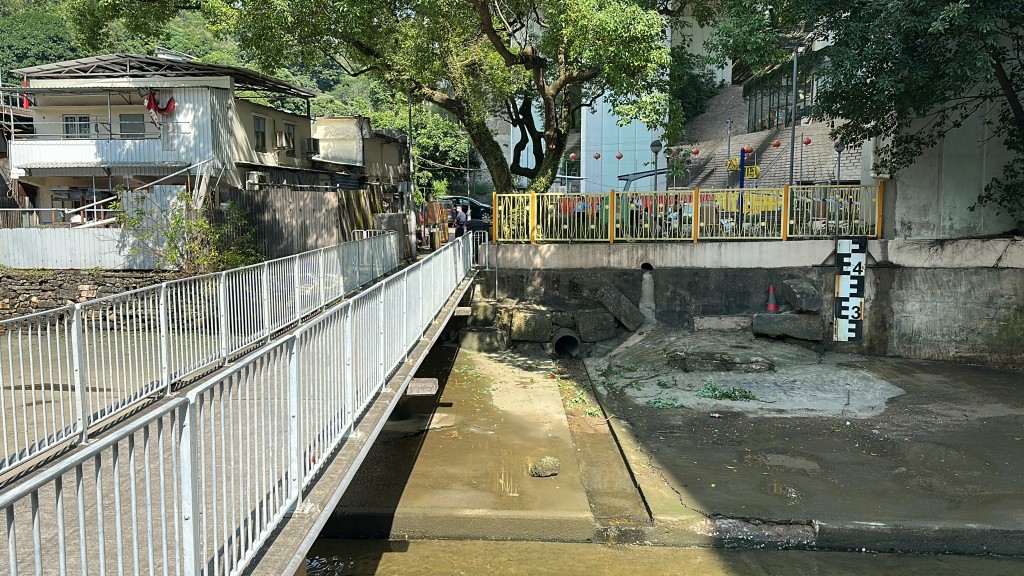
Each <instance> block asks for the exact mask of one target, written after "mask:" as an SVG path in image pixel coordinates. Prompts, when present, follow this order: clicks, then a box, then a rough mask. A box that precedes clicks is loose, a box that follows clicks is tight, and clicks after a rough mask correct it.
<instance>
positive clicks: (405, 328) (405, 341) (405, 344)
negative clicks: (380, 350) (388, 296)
mask: <svg viewBox="0 0 1024 576" xmlns="http://www.w3.org/2000/svg"><path fill="white" fill-rule="evenodd" d="M408 314H409V269H408V268H406V269H405V270H402V350H403V353H402V362H405V361H406V360H408V359H409V348H410V346H411V344H410V343H409V322H408Z"/></svg>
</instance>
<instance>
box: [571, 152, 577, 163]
mask: <svg viewBox="0 0 1024 576" xmlns="http://www.w3.org/2000/svg"><path fill="white" fill-rule="evenodd" d="M569 160H572V161H573V162H575V161H576V153H575V152H573V153H572V154H569Z"/></svg>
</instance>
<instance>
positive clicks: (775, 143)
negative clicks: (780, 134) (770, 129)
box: [772, 140, 782, 148]
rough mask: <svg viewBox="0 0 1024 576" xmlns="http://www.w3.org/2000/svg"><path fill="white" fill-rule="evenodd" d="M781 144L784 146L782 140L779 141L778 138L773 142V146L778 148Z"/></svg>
mask: <svg viewBox="0 0 1024 576" xmlns="http://www.w3.org/2000/svg"><path fill="white" fill-rule="evenodd" d="M779 146H782V142H779V141H778V140H776V141H775V142H772V148H778V147H779Z"/></svg>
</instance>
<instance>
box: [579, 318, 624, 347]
mask: <svg viewBox="0 0 1024 576" xmlns="http://www.w3.org/2000/svg"><path fill="white" fill-rule="evenodd" d="M573 317H574V318H575V319H576V321H575V324H576V333H577V334H579V335H580V342H600V341H602V340H611V339H612V338H615V337H617V336H618V335H619V332H620V330H621V329H620V328H619V323H618V322H617V321H616V320H615V316H612V313H611V312H609V311H607V310H577V311H575V312H573Z"/></svg>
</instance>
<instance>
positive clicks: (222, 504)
mask: <svg viewBox="0 0 1024 576" xmlns="http://www.w3.org/2000/svg"><path fill="white" fill-rule="evenodd" d="M379 238H380V239H379V240H375V239H374V238H368V239H367V240H366V241H368V242H369V241H378V242H391V243H392V244H393V241H392V238H391V236H381V237H379ZM476 245H477V243H476V242H474V241H472V240H471V239H470V238H469V237H466V238H462V239H458V240H456V241H454V242H452V243H450V244H448V245H446V246H445V247H444V248H442V249H441V250H439V251H437V252H435V253H433V254H431V255H430V256H429V257H427V258H424V259H422V260H420V261H418V262H416V263H415V264H413V265H411V266H408V267H406V268H403V269H401V270H399V271H397V272H395V273H393V274H391V275H390V276H388V277H387V278H385V279H383V280H381V281H379V282H377V283H375V284H373V285H372V286H369V287H368V288H365V289H363V290H362V291H360V292H358V293H357V294H355V295H353V296H351V297H349V298H343V297H341V295H339V296H338V297H337V298H334V299H333V300H334V302H336V303H332V302H331V299H326V300H325V299H324V296H325V295H326V294H327V293H328V292H329V291H330V289H329V288H328V284H329V282H328V280H327V278H328V276H329V275H327V274H324V273H323V272H325V271H326V270H327V269H328V268H332V269H334V270H336V272H337V273H338V274H339V276H338V277H339V278H340V277H344V275H345V274H346V273H348V272H349V271H350V268H352V269H354V268H358V267H356V266H352V267H347V266H346V265H345V263H344V262H343V261H341V259H340V258H339V259H337V260H334V259H332V258H330V255H329V254H328V255H327V256H324V255H319V256H316V257H314V258H313V260H314V262H313V263H310V262H306V264H307V265H308V266H310V267H316V266H319V268H318V269H317V270H318V271H314V272H311V274H310V275H308V277H303V276H302V275H301V274H300V273H299V271H300V270H302V268H301V265H300V263H299V260H298V259H297V260H296V261H295V262H293V263H292V271H293V273H292V274H291V276H294V277H291V278H290V279H291V281H292V284H291V285H292V286H293V287H295V288H296V290H295V292H293V293H292V294H291V296H289V297H288V298H287V299H286V300H287V301H288V302H291V303H292V304H290V305H289V306H291V312H292V314H293V318H295V319H296V320H297V319H299V318H303V317H304V318H305V319H304V320H303V322H302V323H301V324H298V323H297V322H296V324H294V327H285V328H284V329H283V330H276V331H275V330H272V329H271V328H268V326H271V325H272V317H273V315H274V313H273V310H275V309H276V307H277V304H279V303H276V302H274V301H273V298H274V293H273V292H272V291H271V292H265V291H263V292H261V291H260V290H259V289H258V288H259V287H263V288H266V287H267V286H268V284H270V283H271V279H272V276H268V275H266V274H265V273H266V271H267V268H266V267H264V275H263V276H260V275H259V273H258V272H249V275H250V276H249V277H250V282H253V283H250V284H249V285H248V286H249V287H250V289H251V292H250V293H249V296H248V297H247V298H246V297H245V294H246V292H244V291H243V292H240V295H241V296H242V298H241V299H240V301H239V302H242V303H246V304H245V305H244V306H243V304H241V303H239V304H229V305H225V303H227V302H229V301H232V300H231V299H230V298H226V294H227V293H228V292H229V291H230V290H231V288H230V286H231V284H230V282H225V281H224V279H225V278H226V277H227V276H222V277H220V279H219V280H217V281H216V282H214V288H213V289H212V291H204V290H203V289H201V288H196V289H195V290H196V291H195V292H192V294H194V295H203V294H205V295H206V300H210V299H211V298H212V299H213V300H214V301H217V302H219V303H220V304H219V306H217V307H216V308H215V312H214V313H213V314H212V315H211V314H209V310H207V314H202V313H199V312H198V311H196V312H193V313H192V314H189V313H188V312H189V310H196V309H197V308H196V307H194V306H193V307H190V306H184V305H183V306H181V307H180V308H176V309H173V313H172V310H169V309H168V307H169V304H168V303H169V302H170V301H171V300H169V296H168V293H169V292H170V293H174V292H173V290H174V289H173V288H171V287H167V286H165V287H163V288H162V289H161V290H162V292H158V295H157V297H156V302H155V303H154V305H153V306H152V308H147V307H146V306H145V305H144V304H140V303H138V302H136V303H134V304H131V305H127V304H126V305H123V306H121V307H119V308H116V312H111V310H110V309H104V310H105V312H104V314H103V316H102V317H103V319H104V320H103V323H100V322H99V321H94V322H93V323H91V324H87V323H85V319H94V318H96V317H97V316H96V315H91V314H88V313H85V312H83V310H82V307H81V306H79V307H75V309H74V310H73V311H71V312H70V313H67V314H68V316H67V317H66V318H65V319H63V320H61V321H56V320H55V321H52V322H51V321H47V322H46V323H42V324H40V323H36V324H33V323H32V322H30V321H25V320H22V321H21V324H20V325H19V324H16V323H10V325H8V326H6V331H7V334H5V335H4V337H5V338H6V346H7V348H6V349H5V350H3V351H2V352H3V354H4V355H5V360H7V364H6V365H4V364H2V363H0V368H3V369H4V370H3V372H2V374H3V375H4V376H0V378H4V377H5V381H3V382H0V384H2V389H0V392H2V393H3V395H4V397H6V398H8V403H7V404H5V405H4V406H3V408H4V412H3V414H4V418H5V420H4V430H5V434H6V435H5V437H4V438H5V443H6V444H5V449H6V450H7V452H6V456H7V459H6V460H5V461H4V468H3V470H4V472H5V473H6V474H8V475H12V474H17V473H19V471H20V468H19V467H23V466H25V465H26V464H29V463H31V462H32V458H38V457H40V455H44V454H46V453H47V452H48V451H51V450H63V451H64V452H63V453H62V454H61V455H60V456H59V457H56V458H53V457H52V456H51V457H50V462H49V463H48V464H47V465H46V466H45V467H42V468H40V469H37V470H34V471H32V472H30V473H28V474H26V475H24V476H23V477H21V478H20V479H18V480H16V481H14V482H12V483H9V484H8V485H7V486H5V487H4V488H3V491H2V493H0V510H3V512H4V516H5V528H6V533H7V546H6V547H5V548H4V549H3V550H2V551H0V566H4V567H5V568H6V569H7V571H8V572H9V573H11V574H108V573H109V574H114V573H116V574H123V573H129V574H238V573H246V572H248V573H261V574H262V573H271V572H274V573H279V572H284V571H294V568H297V567H300V566H301V561H302V558H303V557H304V554H305V551H306V550H307V549H308V547H309V546H310V545H311V544H312V541H313V539H315V537H316V534H317V532H318V530H319V526H320V525H321V524H322V522H323V521H325V520H326V517H327V516H329V514H330V512H331V510H332V506H333V503H334V502H336V501H337V500H338V498H340V496H341V493H342V492H343V491H344V489H345V487H346V486H347V484H348V481H349V480H350V479H351V477H352V476H353V475H354V473H355V470H356V469H357V468H358V466H359V465H360V463H361V461H362V457H363V455H364V454H365V452H366V450H368V448H369V446H370V445H371V444H372V442H373V439H374V438H375V437H376V434H377V432H378V431H379V430H380V428H381V426H382V425H383V422H384V420H386V418H387V416H388V415H389V414H390V412H391V410H392V408H393V407H394V405H395V404H396V403H397V401H398V399H399V398H400V397H401V395H402V394H403V393H404V390H405V388H406V386H407V385H408V382H409V379H410V378H411V375H412V374H413V372H414V371H415V368H416V366H417V365H418V364H419V362H420V361H421V360H422V357H423V356H424V355H425V354H426V352H427V350H429V347H430V345H431V343H432V342H433V340H434V339H435V338H436V337H437V335H438V333H439V332H440V330H441V329H442V328H443V326H444V324H445V323H446V322H447V319H448V318H449V317H450V316H451V314H452V312H453V310H454V306H455V303H456V302H457V301H458V300H459V299H460V298H461V296H462V294H463V293H464V292H465V291H466V290H467V289H468V287H469V286H470V284H471V281H472V278H473V275H474V269H473V262H474V255H475V246H476ZM307 260H309V258H307ZM371 267H372V266H371ZM303 278H306V279H305V280H304V279H303ZM306 280H309V281H306ZM195 282H199V281H198V280H197V281H195ZM208 282H209V280H208ZM195 285H196V286H202V284H195ZM206 290H211V289H206ZM334 290H336V291H338V290H340V291H341V294H345V292H346V291H345V290H343V288H340V287H336V288H334ZM314 291H315V292H316V294H315V295H311V293H312V292H314ZM195 297H196V298H199V297H200V296H195ZM313 298H316V299H319V300H313ZM304 299H307V300H308V301H307V302H305V304H306V306H303V303H304ZM136 300H138V299H136ZM119 302H127V300H120V301H119ZM314 302H315V303H316V304H317V305H315V306H313V303H314ZM193 303H194V302H193ZM232 306H238V307H239V308H237V309H236V308H232ZM310 306H312V308H310ZM243 308H244V309H245V310H252V311H260V312H259V313H256V312H252V313H249V314H241V315H240V314H236V313H234V312H235V311H237V310H241V309H243ZM306 308H309V309H306ZM198 309H202V307H198ZM304 309H306V310H305V313H302V311H303V310H304ZM268 310H270V311H271V312H270V313H268ZM178 316H185V318H184V319H178V320H177V321H179V322H180V323H181V326H188V327H191V331H190V332H189V337H188V338H180V337H179V338H172V337H170V335H171V334H172V333H175V330H178V331H179V333H177V334H178V336H181V334H180V332H181V331H182V330H181V326H179V325H177V324H174V323H164V322H161V321H159V319H161V318H162V319H164V320H167V319H168V318H170V317H175V318H177V317H178ZM76 322H78V323H77V324H76ZM69 324H70V326H69ZM32 326H34V328H32V329H31V330H29V328H28V327H32ZM153 326H155V328H153ZM241 326H248V328H247V330H248V331H249V332H250V333H253V334H256V335H257V336H254V337H253V342H251V343H250V345H248V346H246V345H245V344H244V341H245V338H241V339H237V341H236V339H234V338H233V337H234V336H237V335H239V334H243V333H245V332H246V330H242V329H240V327H241ZM225 327H228V329H225ZM201 328H202V329H201ZM90 335H91V336H90ZM115 335H116V337H115ZM102 337H107V338H109V342H110V343H112V344H111V345H112V346H113V347H114V348H116V349H115V350H109V351H103V350H95V351H93V348H88V347H83V346H82V345H81V342H80V339H88V338H94V339H95V341H100V340H101V339H102ZM27 344H28V345H30V346H28V347H27V348H26V345H27ZM26 349H29V350H31V351H32V353H31V354H24V351H25V350H26ZM83 349H84V350H89V351H90V354H91V355H92V357H93V358H95V360H93V361H92V364H88V363H86V362H85V361H84V360H83V358H81V357H80V356H83V354H82V350H83ZM118 350H120V352H118ZM186 351H189V352H187V353H186ZM192 351H205V354H202V353H200V352H192ZM33 354H34V356H33ZM188 354H195V358H196V359H195V360H193V361H192V362H191V363H190V362H188V361H186V360H183V359H184V358H187V357H189V356H188ZM232 354H234V355H233V356H232ZM239 354H244V355H243V356H241V357H240V358H239V357H238V355H239ZM217 355H223V357H224V358H225V361H226V360H227V359H228V358H232V359H233V360H232V362H231V363H230V364H229V365H227V366H225V367H224V368H220V369H216V370H215V371H214V372H213V373H212V374H210V375H208V376H206V377H204V378H203V379H201V380H200V381H198V382H193V383H188V381H187V380H186V379H185V375H186V374H194V373H195V371H196V370H195V368H196V366H201V365H202V364H203V361H205V363H206V364H205V365H206V366H209V364H210V361H209V357H210V356H217ZM14 358H19V360H18V362H12V359H14ZM103 358H107V359H108V360H111V362H107V363H106V364H104V363H103V362H106V360H104V361H103V362H101V360H102V359H103ZM113 360H116V361H113ZM43 367H45V370H43V369H42V368H43ZM40 374H46V375H47V376H53V375H56V376H59V378H58V377H54V378H53V380H50V385H49V386H46V385H43V386H40V385H39V384H38V382H39V381H40V378H39V375H40ZM61 378H64V379H65V380H64V381H66V382H68V383H69V384H68V385H66V386H65V385H53V383H55V382H62V380H61ZM138 382H143V386H141V387H140V386H138V385H137V383H138ZM85 383H89V385H83V384H85ZM133 383H135V385H132V384H133ZM147 386H148V387H150V388H147ZM68 389H70V390H68ZM124 390H127V391H129V392H130V394H128V395H127V397H124V396H123V395H122V398H121V399H120V400H116V394H114V392H117V391H124ZM43 392H46V393H47V395H44V394H43ZM65 392H67V394H65ZM102 394H109V395H110V396H109V397H113V398H115V400H116V401H115V402H114V403H113V404H109V403H108V404H102V403H99V404H97V403H98V402H99V400H100V399H101V398H105V397H104V396H103V395H102ZM44 396H45V398H44ZM154 396H159V397H160V398H159V399H158V400H156V401H153V397H154ZM136 397H138V398H139V399H142V398H145V399H146V401H142V400H137V399H136ZM40 399H42V400H40ZM97 406H100V408H99V409H97ZM108 406H113V408H107V407H108ZM118 412H120V413H122V415H123V413H128V412H136V413H135V414H133V415H131V416H130V417H128V418H126V419H122V420H120V421H119V422H117V423H115V424H109V422H110V420H104V418H111V419H113V416H108V413H109V414H113V413H118ZM102 424H107V428H108V429H106V430H103V431H100V432H97V431H98V430H100V429H101V428H102V427H103V425H102ZM14 430H17V433H16V434H17V435H16V436H15V432H14ZM33 434H34V436H33ZM61 434H63V436H61ZM83 438H88V442H84V443H82V442H81V439H83ZM73 443H76V444H77V445H75V446H73V447H72V448H71V449H68V448H67V446H68V445H69V444H73ZM12 447H13V449H12ZM29 448H31V450H29Z"/></svg>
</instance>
